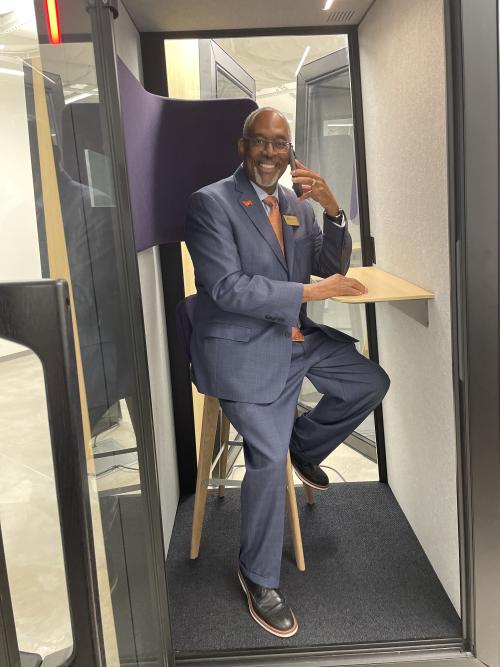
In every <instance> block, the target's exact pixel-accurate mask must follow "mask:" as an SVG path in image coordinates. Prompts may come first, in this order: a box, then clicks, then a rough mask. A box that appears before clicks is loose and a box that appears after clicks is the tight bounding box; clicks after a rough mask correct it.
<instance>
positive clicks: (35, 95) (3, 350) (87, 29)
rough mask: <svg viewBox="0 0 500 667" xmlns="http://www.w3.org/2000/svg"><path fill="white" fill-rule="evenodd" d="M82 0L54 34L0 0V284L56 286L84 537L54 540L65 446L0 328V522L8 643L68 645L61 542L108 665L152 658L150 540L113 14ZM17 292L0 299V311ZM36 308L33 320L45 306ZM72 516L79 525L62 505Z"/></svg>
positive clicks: (38, 647)
mask: <svg viewBox="0 0 500 667" xmlns="http://www.w3.org/2000/svg"><path fill="white" fill-rule="evenodd" d="M49 4H50V3H49ZM89 4H91V7H89V9H88V10H87V8H86V6H85V5H86V3H84V2H77V1H76V0H75V1H74V2H73V1H72V2H68V3H65V4H64V5H62V6H61V8H60V10H61V11H60V33H61V35H62V43H54V44H52V43H50V40H49V38H48V34H47V32H48V31H47V26H48V23H47V16H46V14H45V11H46V7H47V3H44V2H42V0H35V1H34V2H33V1H32V0H24V1H23V2H19V3H9V7H10V11H8V12H6V13H0V28H1V29H0V89H1V92H0V95H1V98H2V105H1V110H0V113H1V114H2V120H3V122H2V123H1V125H0V145H1V146H2V164H1V166H0V170H1V174H0V181H1V185H2V197H1V200H0V201H1V204H0V282H3V283H5V282H8V281H17V280H26V279H32V280H34V281H39V280H41V279H45V278H51V279H56V280H59V279H63V280H65V281H66V282H67V284H68V294H67V299H68V305H69V306H70V310H69V314H70V321H71V327H72V330H73V334H74V348H75V363H76V367H75V373H76V377H77V379H78V395H79V401H78V405H77V407H76V408H74V409H76V410H77V412H78V418H79V420H80V439H79V440H78V442H79V444H80V445H81V448H80V449H79V450H78V452H79V456H80V458H79V459H75V461H73V463H75V464H76V462H78V463H79V464H81V466H82V469H81V474H82V475H84V480H85V489H84V490H83V491H82V493H85V494H86V497H87V501H88V513H87V514H85V512H86V510H85V512H84V513H83V515H84V518H85V520H87V519H88V520H89V523H88V528H89V531H90V533H89V534H88V535H86V539H87V542H84V541H82V539H78V536H77V537H75V535H73V536H72V538H71V540H70V541H69V542H65V540H66V537H67V536H66V535H65V533H64V532H63V535H62V544H61V538H60V536H59V516H58V510H59V513H61V521H62V520H63V518H64V516H63V514H64V513H63V509H64V508H65V507H69V508H70V509H71V508H72V507H73V505H74V504H75V503H76V502H77V494H78V490H77V489H76V488H75V487H74V486H73V485H72V484H71V483H70V482H69V481H68V480H67V478H66V479H65V478H63V479H61V477H60V474H61V470H59V474H58V464H59V463H60V460H61V459H62V457H63V456H64V455H65V454H66V452H65V451H64V449H63V448H64V446H65V443H64V442H62V441H60V440H59V441H58V440H57V438H56V441H55V442H54V437H55V434H54V433H53V432H52V430H51V432H50V436H49V426H48V424H49V422H48V421H47V417H46V413H47V408H46V404H45V401H46V399H45V391H44V377H45V385H46V384H47V368H46V367H43V368H42V365H41V363H40V360H39V358H38V356H37V354H35V353H34V352H33V350H34V347H33V346H32V345H29V344H25V345H24V346H23V347H20V346H19V345H15V344H14V343H13V342H11V341H6V340H0V386H1V389H0V415H1V428H0V482H1V484H0V487H1V492H0V523H1V527H2V534H3V544H4V546H5V559H6V567H7V572H8V580H9V588H10V597H11V599H12V607H13V617H14V620H15V626H16V629H17V637H18V640H19V644H20V649H21V650H25V651H28V652H30V653H34V654H39V655H40V656H41V657H42V658H45V657H47V656H49V655H53V654H54V653H58V652H59V651H64V652H65V653H66V654H67V656H70V657H71V654H72V652H73V645H74V644H76V641H75V640H74V638H75V637H76V633H77V631H79V627H77V625H78V624H76V623H75V618H74V615H73V611H72V609H71V605H69V607H68V599H67V597H68V596H67V592H66V591H67V588H70V587H71V584H72V583H73V582H72V580H70V579H69V577H68V584H67V583H66V573H68V569H67V568H68V558H69V556H68V554H71V553H73V552H74V551H75V550H77V551H80V552H82V553H83V554H85V555H86V557H88V559H89V562H91V563H92V564H93V567H94V568H95V572H96V585H95V586H94V584H93V582H91V581H90V579H89V582H88V588H87V590H84V589H83V582H82V590H81V592H80V597H82V599H84V600H87V599H88V602H89V605H90V607H89V610H88V613H87V615H86V617H85V619H83V620H82V618H81V617H80V618H79V619H78V623H79V624H80V625H85V623H90V624H91V625H92V627H93V628H94V631H95V637H94V640H95V642H96V647H94V648H95V655H96V656H97V655H98V654H99V655H101V656H102V664H104V663H105V664H107V665H113V666H114V667H116V666H117V665H139V664H140V665H145V664H147V665H165V664H167V653H168V650H167V648H166V647H167V645H168V640H169V634H168V619H167V612H166V608H167V602H166V582H165V572H164V550H163V542H162V533H161V517H160V505H159V497H158V488H157V479H156V466H155V453H154V436H153V428H152V422H151V401H150V394H149V381H148V373H147V363H146V350H145V340H144V331H143V325H142V312H141V303H140V298H139V294H140V291H139V283H138V274H137V257H136V251H135V246H134V239H133V231H132V221H131V215H130V210H129V201H128V191H127V178H126V170H125V166H124V165H125V159H124V153H123V145H122V143H121V135H120V120H119V117H116V116H113V110H114V109H116V108H118V107H119V103H118V94H117V87H116V72H115V54H114V47H113V37H112V31H111V22H112V20H113V14H112V10H110V9H109V8H108V7H105V6H104V4H105V3H102V4H100V3H89ZM56 41H57V40H56ZM43 284H45V283H42V285H43ZM40 294H41V292H40ZM22 303H23V301H22V297H20V300H15V299H14V300H13V301H12V302H9V303H8V304H7V305H6V304H5V303H3V302H2V309H3V310H2V313H4V310H5V309H7V311H8V312H10V311H11V310H12V309H15V308H17V307H19V304H22ZM38 316H39V317H40V318H42V319H41V320H40V321H39V322H38V329H39V331H42V330H43V326H45V324H46V323H45V321H44V320H43V318H44V317H47V318H50V312H49V311H48V310H47V311H45V312H42V313H40V314H39V315H38ZM33 324H35V325H36V324H37V320H36V318H35V319H33ZM42 325H43V326H42ZM0 338H1V335H0ZM34 340H35V342H36V337H35V339H34ZM44 373H45V376H44ZM61 400H62V395H61ZM73 417H74V415H73ZM50 437H51V438H52V452H53V460H54V462H52V455H51V449H50ZM65 485H67V486H65ZM58 487H61V489H62V491H64V492H65V493H66V495H65V496H64V502H63V501H62V500H61V498H62V496H61V494H60V493H59V491H58V492H57V493H56V491H57V490H58ZM56 501H57V502H56ZM61 503H63V504H62V505H61ZM73 521H74V523H75V526H79V530H84V529H85V525H80V524H81V522H82V519H81V517H80V516H79V515H77V514H75V513H74V512H73ZM73 578H74V580H75V581H77V582H78V581H79V580H80V579H81V577H79V576H74V577H73ZM94 589H95V590H94ZM68 609H69V610H68ZM81 655H82V654H81V653H80V652H79V649H78V646H77V653H76V654H75V655H74V656H73V658H74V659H75V660H76V661H77V662H76V663H75V664H81V665H82V667H91V665H93V664H94V663H93V662H91V661H90V659H89V662H87V663H84V662H78V661H79V660H80V661H81V660H82V658H81ZM68 659H69V658H68ZM96 659H97V658H96ZM99 660H101V658H99ZM60 662H61V663H62V662H63V660H62V659H61V661H60ZM51 664H52V663H51ZM53 664H54V665H56V664H59V662H57V661H54V662H53ZM64 664H67V663H64ZM68 664H69V663H68ZM96 664H97V663H96ZM99 664H101V663H100V662H99Z"/></svg>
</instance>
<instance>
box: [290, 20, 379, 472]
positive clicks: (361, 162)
mask: <svg viewBox="0 0 500 667" xmlns="http://www.w3.org/2000/svg"><path fill="white" fill-rule="evenodd" d="M326 68H327V69H328V70H329V71H330V72H331V71H333V70H335V71H338V72H339V73H341V72H349V73H350V82H351V99H352V115H353V130H354V161H355V164H356V180H357V186H358V205H359V220H360V235H361V254H362V258H363V266H371V265H372V264H373V263H374V262H375V244H374V240H373V237H372V235H371V232H370V209H369V205H368V183H367V180H366V155H365V138H364V137H365V135H364V123H363V99H362V93H361V72H360V64H359V46H358V34H357V31H353V33H352V35H348V45H347V47H346V48H343V49H339V50H338V51H334V52H333V53H331V54H328V55H326V56H324V57H323V58H319V59H318V60H316V61H314V62H312V63H310V64H309V65H306V66H305V67H303V68H302V70H301V72H299V75H298V77H297V78H298V85H297V107H298V108H299V109H300V108H303V109H306V113H305V115H304V118H303V123H301V124H300V125H299V123H297V133H298V134H299V136H303V137H306V143H305V145H303V146H301V145H299V144H297V151H298V153H299V155H300V154H301V153H302V154H303V155H307V153H308V146H307V132H306V131H305V130H306V126H307V117H308V113H309V110H308V104H307V89H308V86H309V85H310V84H311V83H315V82H316V81H320V80H321V79H322V78H323V77H324V76H325V74H324V71H325V69H326ZM306 69H307V79H306V77H305V76H304V70H306ZM327 76H329V75H327ZM365 315H366V329H367V334H368V350H369V357H370V359H372V360H373V361H375V362H377V363H378V361H379V356H378V339H377V316H376V311H375V304H373V303H367V304H365ZM373 416H374V422H375V437H376V444H375V446H374V445H373V444H368V443H369V442H370V441H369V440H368V439H367V438H362V437H360V436H359V434H356V433H353V434H352V435H351V436H349V438H348V439H347V441H346V444H347V445H349V446H350V447H352V449H355V450H356V451H358V452H360V453H361V454H363V455H364V456H367V457H368V458H370V459H371V460H373V461H376V463H377V466H378V475H379V481H380V482H382V483H384V484H387V463H386V460H387V459H386V452H385V435H384V417H383V411H382V405H379V406H377V407H376V408H375V410H374V413H373ZM375 453H376V455H375V456H374V454H375Z"/></svg>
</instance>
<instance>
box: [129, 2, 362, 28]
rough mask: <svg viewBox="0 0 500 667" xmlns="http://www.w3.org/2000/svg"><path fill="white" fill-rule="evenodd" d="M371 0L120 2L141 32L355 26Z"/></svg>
mask: <svg viewBox="0 0 500 667" xmlns="http://www.w3.org/2000/svg"><path fill="white" fill-rule="evenodd" d="M373 2H374V0H333V4H332V6H331V9H330V10H328V11H324V10H323V7H324V4H325V0H252V1H251V2H249V0H123V4H124V5H125V6H126V8H127V11H128V13H129V14H130V16H131V17H132V20H133V21H134V23H135V25H136V26H137V28H138V30H139V31H141V32H170V31H199V30H242V29H251V28H297V27H299V28H303V27H324V28H330V27H332V26H335V25H340V26H344V25H356V24H358V23H360V21H361V20H362V19H363V17H364V15H365V14H366V12H367V11H368V9H369V8H370V6H371V5H372V4H373Z"/></svg>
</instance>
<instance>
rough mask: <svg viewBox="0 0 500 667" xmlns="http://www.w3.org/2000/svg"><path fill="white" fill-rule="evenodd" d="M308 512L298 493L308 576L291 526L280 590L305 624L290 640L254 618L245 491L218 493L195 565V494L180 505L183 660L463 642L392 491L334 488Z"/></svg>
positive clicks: (172, 571)
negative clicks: (187, 655)
mask: <svg viewBox="0 0 500 667" xmlns="http://www.w3.org/2000/svg"><path fill="white" fill-rule="evenodd" d="M315 496H316V504H315V505H314V506H308V505H307V504H306V502H305V499H304V497H303V492H302V490H301V489H300V488H298V489H297V497H298V504H299V514H300V523H301V528H302V539H303V543H304V552H305V560H306V571H305V572H299V571H298V570H297V568H296V567H295V562H294V558H293V547H292V543H291V536H290V531H289V526H288V520H287V523H286V535H285V544H284V547H283V561H282V569H281V583H280V587H281V590H282V591H283V592H284V594H285V595H286V597H287V600H288V601H289V603H290V604H291V606H292V607H293V609H294V611H295V613H296V616H297V618H298V620H299V630H298V632H297V634H296V635H295V636H294V637H292V638H290V639H279V638H277V637H273V636H272V635H270V634H269V633H267V632H265V631H264V630H262V629H261V628H260V626H258V625H257V624H256V623H255V621H253V620H252V618H251V616H250V615H249V613H248V608H247V604H246V598H245V597H244V594H243V591H242V590H241V587H240V584H239V582H238V580H237V576H236V568H237V556H238V546H239V489H228V490H227V491H226V497H225V498H224V499H220V498H218V496H217V495H216V493H213V492H210V493H209V497H208V501H207V508H206V514H205V521H204V528H203V535H202V542H201V549H200V556H199V558H198V559H197V560H195V561H191V560H190V559H189V545H190V539H191V521H192V511H193V502H194V496H192V497H190V498H188V499H186V500H184V501H182V502H181V503H180V505H179V508H178V511H177V516H176V520H175V525H174V529H173V534H172V539H171V543H170V548H169V553H168V558H167V575H168V587H169V603H170V610H171V611H170V613H171V622H172V633H173V641H174V647H175V650H176V652H179V653H183V652H191V651H213V650H217V651H223V650H231V649H253V648H264V647H271V648H273V647H287V648H292V647H306V646H321V645H331V644H337V643H345V642H349V643H350V642H355V643H358V642H380V641H404V640H415V639H431V638H456V637H460V636H461V624H460V619H459V617H458V615H457V613H456V611H455V609H454V608H453V606H452V604H451V602H450V600H449V599H448V597H447V595H446V593H445V591H444V590H443V587H442V586H441V584H440V582H439V580H438V579H437V577H436V575H435V573H434V571H433V569H432V567H431V565H430V563H429V561H428V560H427V558H426V556H425V554H424V552H423V550H422V548H421V547H420V544H419V542H418V541H417V539H416V537H415V535H414V533H413V531H412V529H411V528H410V525H409V524H408V522H407V520H406V518H405V516H404V514H403V512H402V511H401V508H400V507H399V505H398V503H397V502H396V500H395V498H394V496H393V494H392V492H391V490H390V488H389V487H388V486H387V485H385V484H381V483H379V482H353V483H346V484H332V485H330V488H329V489H328V491H326V492H323V493H320V492H316V494H315Z"/></svg>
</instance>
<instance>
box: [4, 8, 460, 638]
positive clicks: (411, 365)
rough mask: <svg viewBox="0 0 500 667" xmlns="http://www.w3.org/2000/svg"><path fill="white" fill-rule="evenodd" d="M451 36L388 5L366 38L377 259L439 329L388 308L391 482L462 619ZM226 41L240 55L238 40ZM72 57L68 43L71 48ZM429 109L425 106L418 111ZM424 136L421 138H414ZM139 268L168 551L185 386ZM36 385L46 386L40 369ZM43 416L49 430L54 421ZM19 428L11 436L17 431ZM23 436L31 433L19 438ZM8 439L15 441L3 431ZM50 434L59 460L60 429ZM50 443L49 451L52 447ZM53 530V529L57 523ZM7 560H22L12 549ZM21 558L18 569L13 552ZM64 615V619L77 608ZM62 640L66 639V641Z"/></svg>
mask: <svg viewBox="0 0 500 667" xmlns="http://www.w3.org/2000/svg"><path fill="white" fill-rule="evenodd" d="M29 5H30V3H29V2H25V3H22V4H20V3H18V9H17V11H19V12H23V11H25V12H26V17H27V16H28V13H29V10H30V9H29ZM119 10H120V11H119V17H118V19H117V21H116V22H115V24H114V30H115V38H116V44H117V50H118V55H119V56H120V57H121V58H122V59H123V60H124V62H125V63H126V64H127V66H128V67H129V69H130V70H131V71H132V72H133V73H134V74H135V75H136V76H137V78H138V79H139V80H141V79H142V71H141V69H142V68H141V58H140V45H139V34H138V32H137V29H136V28H135V26H134V24H133V22H132V21H131V19H130V17H129V16H128V14H127V12H126V10H125V8H124V7H123V6H122V5H120V8H119ZM382 26H384V34H385V35H387V36H388V38H387V39H384V40H383V41H381V40H377V39H375V36H376V35H377V34H378V33H380V31H381V28H382ZM422 32H425V33H426V35H427V40H426V48H425V49H422V43H421V39H420V37H421V34H422ZM443 33H444V18H443V6H442V3H441V2H440V1H439V0H432V1H429V2H425V3H401V2H398V1H397V0H392V1H391V0H385V1H384V2H376V3H375V4H374V6H373V7H372V9H371V11H370V13H369V15H368V16H367V17H366V19H365V20H364V21H363V24H362V25H361V27H360V33H359V37H360V51H361V65H362V66H361V71H362V77H363V80H362V84H363V103H364V119H365V137H366V145H367V168H368V181H369V188H370V215H371V225H372V232H373V234H374V236H375V237H376V240H377V260H378V263H379V264H380V265H382V266H383V267H384V268H385V269H386V270H388V271H392V272H394V273H395V274H397V275H400V276H401V277H403V278H406V279H408V280H410V281H412V282H415V283H417V284H420V285H422V286H424V287H426V288H428V289H430V290H432V291H433V292H434V293H435V295H436V298H435V300H434V302H432V303H431V304H430V305H429V326H428V327H425V326H422V325H419V324H417V323H416V322H415V320H414V319H412V318H410V317H408V315H407V314H405V313H404V312H402V311H401V310H399V309H398V308H396V307H394V306H391V305H388V304H387V305H386V304H383V305H380V306H379V307H378V314H379V317H378V338H379V353H380V362H381V364H382V366H383V367H384V368H386V370H387V371H388V373H389V375H390V376H391V379H392V392H391V395H390V396H389V397H388V399H387V400H386V402H385V405H384V416H385V432H386V444H387V456H388V473H389V481H390V484H391V488H392V490H393V491H394V493H395V495H396V498H397V500H398V502H399V503H400V505H401V507H402V508H403V510H404V512H405V514H406V516H407V517H408V520H409V521H410V524H411V526H412V528H413V530H414V531H415V533H416V535H417V537H418V539H419V541H420V543H421V544H422V546H423V548H424V550H425V552H426V554H427V556H428V558H429V560H430V562H431V563H432V565H433V567H434V569H435V571H436V573H437V575H438V577H439V579H440V580H441V582H442V583H443V586H444V588H445V590H446V591H447V593H448V595H449V596H450V599H451V600H452V602H453V604H454V606H455V608H456V609H457V610H458V611H459V609H460V592H459V590H460V589H459V569H458V528H457V507H456V502H457V501H456V474H455V472H456V460H455V445H454V443H455V432H454V414H453V409H454V408H453V396H452V378H451V332H450V313H449V300H450V285H449V251H448V220H447V215H448V213H447V200H448V195H447V178H448V175H447V154H446V150H447V149H446V102H445V99H446V98H445V54H444V40H443ZM324 39H327V38H324ZM331 39H332V47H333V48H332V50H335V42H334V39H335V38H331ZM221 42H223V40H221ZM223 44H224V47H225V48H226V49H227V50H228V51H229V50H230V46H231V44H230V43H229V41H226V42H225V43H223ZM41 48H43V46H42V47H41ZM64 48H65V46H64V45H62V46H61V49H64ZM89 52H90V47H89ZM80 55H81V60H80V62H78V61H77V62H75V63H74V65H75V71H76V69H77V68H78V67H80V68H81V69H80V71H82V70H83V68H84V67H85V58H86V57H89V54H84V53H83V52H82V53H81V54H80ZM234 55H235V57H237V58H238V59H241V58H242V54H241V52H237V51H235V53H234ZM0 56H1V53H0ZM9 66H10V65H9ZM56 66H57V65H55V67H56ZM90 83H91V82H89V85H90ZM0 85H1V88H2V105H1V106H0V114H1V115H2V123H1V125H0V127H2V128H3V130H2V137H1V141H2V153H3V155H4V156H5V155H6V156H8V159H7V160H6V159H2V160H1V162H0V188H1V190H2V194H1V200H2V208H1V211H0V216H1V224H0V266H1V267H2V269H1V279H2V280H17V279H23V278H39V277H40V276H41V272H40V258H39V253H38V240H37V235H36V223H35V202H34V200H33V194H32V193H33V187H32V176H31V157H30V150H29V141H28V136H27V127H26V104H25V98H24V86H23V79H22V78H21V77H16V76H12V75H8V74H5V73H4V72H1V73H0ZM269 87H271V88H272V86H269ZM73 90H74V91H75V92H74V93H71V91H70V90H68V91H65V94H66V95H67V97H70V96H71V95H72V94H78V93H77V92H76V91H78V89H73ZM291 92H293V91H292V90H290V93H291ZM290 93H284V94H283V93H279V94H276V95H273V94H272V93H270V92H269V91H266V92H265V93H262V96H261V97H260V96H259V95H258V96H257V101H258V102H259V103H263V102H264V101H265V104H270V105H275V106H277V107H280V108H283V110H284V111H286V112H287V113H293V106H294V105H293V96H292V95H291V94H290ZM416 98H417V99H418V105H416V104H415V99H416ZM388 100H390V104H389V103H388ZM417 115H418V122H417ZM422 115H424V118H423V117H422ZM412 127H415V128H418V129H415V131H414V132H412V131H411V128H412ZM421 127H425V135H422V131H421V129H420V128H421ZM402 155H403V156H405V157H406V159H405V167H406V168H405V170H404V171H403V170H401V169H400V160H401V156H402ZM409 203H410V206H409ZM409 208H410V209H411V210H412V211H413V212H414V214H413V215H411V216H408V210H409ZM423 240H425V243H424V242H423ZM402 258H404V260H403V259H402ZM139 268H140V276H141V292H142V299H143V309H144V319H145V327H146V337H147V347H148V360H149V371H150V379H151V389H152V398H153V412H154V422H155V432H156V446H157V454H158V463H159V478H160V488H161V493H162V516H163V528H164V535H165V541H166V545H167V546H168V540H169V535H170V533H171V530H172V526H173V521H174V518H175V511H176V507H177V502H178V495H179V491H178V483H177V479H176V452H175V434H174V429H173V416H172V391H175V388H172V387H171V382H170V377H169V360H168V352H167V349H168V348H167V344H166V341H167V338H168V334H169V332H168V331H167V330H166V326H165V315H164V312H163V298H162V284H161V280H162V279H161V272H160V267H159V257H158V251H157V248H153V249H150V250H147V251H144V252H142V253H140V254H139ZM19 351H20V350H19V349H18V348H17V347H16V346H14V345H13V344H11V343H7V342H5V341H1V340H0V355H1V356H2V357H3V358H4V359H9V361H6V362H5V364H11V363H13V362H14V361H16V360H15V359H14V358H13V357H12V356H11V355H14V354H17V353H18V352H19ZM21 359H23V357H21ZM2 363H3V362H2ZM5 367H6V366H2V368H5ZM4 372H5V371H4ZM30 381H32V382H33V383H34V384H36V383H38V384H39V385H40V384H41V372H40V369H39V370H38V371H36V372H35V374H34V375H32V376H31V379H30ZM2 387H3V388H2V393H3V392H5V391H6V390H9V391H12V390H13V387H12V386H11V385H10V384H9V386H7V385H6V383H5V382H2ZM38 397H39V398H38V400H39V401H40V403H39V409H40V410H42V411H43V392H42V393H39V394H38ZM38 417H40V419H41V422H42V424H43V414H42V415H41V416H40V415H38ZM6 426H7V427H8V428H9V427H10V428H11V427H12V424H6ZM16 428H17V424H16V426H15V428H14V430H16ZM42 428H43V426H42ZM11 432H12V431H11ZM2 433H7V431H6V430H4V429H2ZM46 437H47V441H46V447H47V452H48V429H47V430H46ZM14 443H15V439H9V442H8V443H7V444H6V443H5V442H4V443H3V446H2V451H1V452H0V456H1V457H2V459H3V463H4V465H2V466H0V475H1V474H2V472H3V474H7V471H9V470H12V466H15V465H16V466H22V467H23V473H22V475H23V476H24V481H23V482H22V483H21V484H20V485H19V484H18V485H17V488H16V489H15V494H14V495H9V496H7V497H6V492H7V491H8V492H9V494H11V493H13V489H12V486H11V485H10V484H9V482H8V480H7V482H6V483H3V484H2V489H3V491H2V492H1V493H2V495H3V499H2V506H3V507H4V508H5V507H6V506H9V505H12V504H13V503H16V504H18V505H20V506H23V507H24V512H25V518H26V519H27V521H29V519H30V516H29V515H30V513H31V511H32V507H33V505H34V504H36V503H38V502H39V500H40V498H41V497H42V496H43V495H44V494H46V496H47V497H48V498H50V496H51V495H52V500H51V501H50V502H49V503H48V505H47V514H50V511H51V510H50V503H52V505H53V508H54V519H53V522H54V523H53V528H54V532H53V534H51V533H49V532H48V533H46V536H47V537H48V539H49V541H50V542H51V543H52V544H56V543H57V541H58V537H57V530H56V525H57V524H56V519H55V502H54V499H53V491H51V485H50V483H49V482H48V481H47V483H45V481H46V480H44V478H43V475H42V474H41V473H40V471H35V472H33V471H32V472H33V476H32V477H31V478H30V474H31V473H30V472H29V470H28V467H27V463H28V462H27V461H22V460H21V459H19V458H18V457H19V454H20V448H19V446H16V445H15V444H14ZM39 446H40V448H41V450H42V451H43V449H42V448H43V446H44V445H43V444H42V442H40V443H39ZM42 458H43V456H42ZM44 474H45V477H47V476H50V473H49V474H48V475H47V472H45V473H44ZM18 479H19V478H18ZM35 480H37V481H35ZM37 482H39V483H37ZM37 494H38V496H37ZM17 516H19V515H17ZM33 518H35V517H33V516H31V519H33ZM2 519H3V517H2ZM46 525H47V526H49V525H50V517H49V520H48V523H47V524H46ZM33 528H34V526H33ZM6 537H8V530H6ZM7 552H8V553H7V555H8V556H9V551H8V549H7ZM55 553H57V549H56V550H55ZM10 560H11V562H12V560H13V554H12V555H11V558H10ZM52 565H53V568H54V570H57V568H62V561H60V562H58V559H57V558H55V559H54V561H53V563H52ZM54 570H51V572H49V573H48V574H47V577H46V579H45V580H42V579H43V577H42V578H41V580H40V581H39V582H38V585H39V586H40V588H41V589H45V591H46V593H47V595H48V596H50V597H51V598H53V596H54V592H56V594H57V586H53V585H52V584H53V583H54V582H55V579H56V577H55V575H54ZM27 573H28V574H27ZM26 574H27V578H28V580H29V579H30V574H29V570H24V571H23V573H22V574H20V576H19V578H18V582H19V583H20V582H21V581H22V580H24V581H26ZM52 577H54V578H52ZM15 588H16V587H15V586H14V591H13V593H14V596H15V593H16V591H15ZM60 593H61V599H63V600H64V590H63V586H62V587H61V590H60ZM23 598H24V600H25V601H26V598H25V596H24V594H23V593H22V592H20V593H19V597H18V598H17V600H16V598H15V599H14V602H15V605H17V608H18V609H19V610H20V609H21V605H22V601H23ZM61 609H62V610H63V612H64V603H63V604H62V606H61ZM44 613H45V614H46V607H44ZM31 620H32V619H30V621H31ZM59 640H61V638H59V639H56V640H55V641H59ZM26 641H27V642H28V644H26V643H25V644H24V645H25V647H26V648H28V649H30V648H33V649H36V650H39V651H40V646H33V647H30V646H29V641H30V639H29V637H26Z"/></svg>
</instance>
